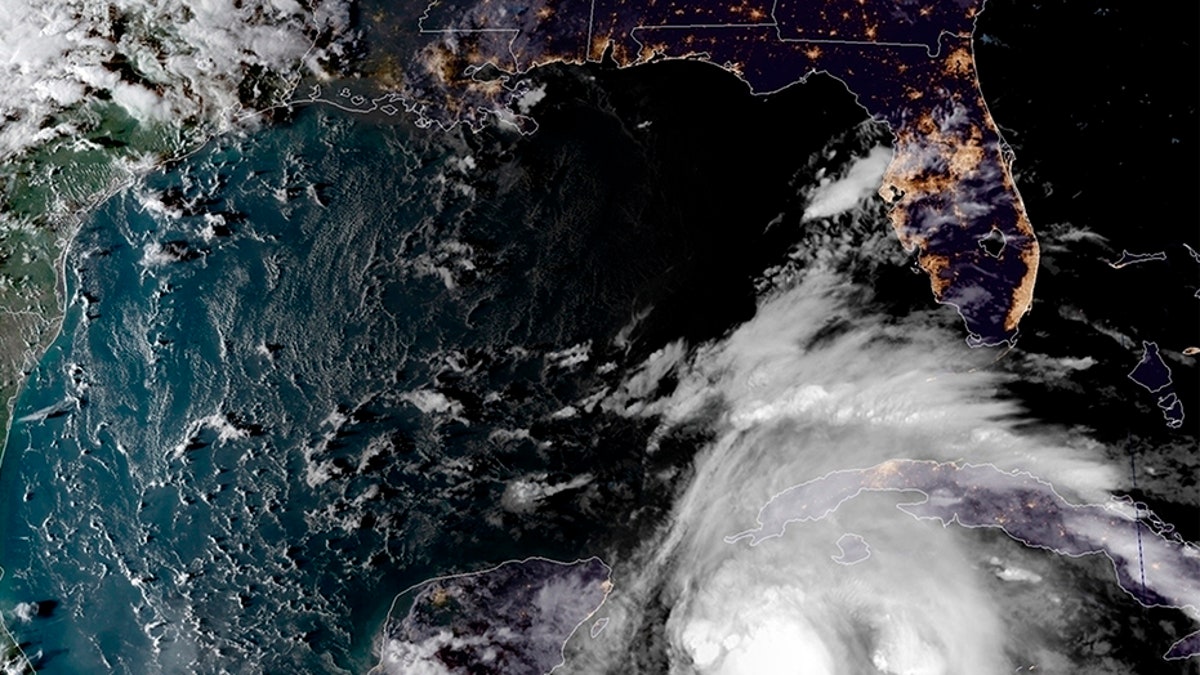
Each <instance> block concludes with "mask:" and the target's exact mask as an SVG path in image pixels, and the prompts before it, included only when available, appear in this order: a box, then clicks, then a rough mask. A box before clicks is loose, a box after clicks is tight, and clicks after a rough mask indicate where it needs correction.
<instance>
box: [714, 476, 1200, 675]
mask: <svg viewBox="0 0 1200 675" xmlns="http://www.w3.org/2000/svg"><path fill="white" fill-rule="evenodd" d="M864 492H917V493H920V496H919V497H918V498H917V499H916V500H914V501H905V502H902V503H900V504H897V508H898V509H900V510H901V511H903V512H904V513H907V514H909V515H910V516H912V517H914V518H916V519H918V520H936V521H938V522H940V523H941V524H942V525H943V526H946V525H950V524H952V523H955V524H958V525H960V526H962V527H968V528H976V527H989V528H997V529H999V530H1001V531H1002V532H1004V533H1005V534H1006V535H1008V536H1009V537H1011V538H1012V539H1014V540H1016V541H1018V542H1020V543H1021V544H1024V545H1025V546H1029V547H1032V548H1041V549H1046V550H1049V551H1052V552H1054V553H1056V554H1058V555H1065V556H1072V557H1078V556H1083V555H1104V556H1106V557H1107V558H1108V559H1109V561H1111V562H1112V566H1113V571H1114V572H1115V573H1116V576H1117V583H1118V584H1119V585H1120V587H1121V588H1122V589H1123V590H1124V591H1125V592H1126V593H1128V594H1129V595H1130V596H1131V597H1133V598H1134V599H1135V600H1136V601H1137V602H1138V603H1140V604H1142V605H1143V606H1147V607H1172V608H1176V609H1181V610H1182V609H1185V608H1186V609H1188V610H1190V616H1193V617H1195V616H1197V615H1198V614H1197V612H1200V549H1197V548H1196V546H1194V545H1193V544H1191V543H1189V542H1186V541H1184V540H1183V539H1182V538H1181V537H1180V536H1179V535H1178V534H1177V533H1176V532H1174V530H1173V528H1172V527H1171V526H1170V525H1168V524H1166V523H1164V522H1163V521H1162V520H1160V519H1158V518H1157V517H1156V516H1155V515H1154V514H1153V513H1151V512H1150V511H1149V510H1148V509H1146V508H1145V507H1144V506H1143V505H1141V504H1135V503H1132V502H1129V501H1122V500H1114V501H1112V502H1111V503H1108V504H1078V505H1077V504H1072V503H1070V502H1068V501H1067V500H1066V499H1064V498H1063V497H1062V496H1061V495H1059V494H1058V493H1057V492H1056V491H1055V489H1054V487H1053V486H1052V485H1050V484H1049V483H1047V482H1045V481H1042V480H1040V479H1038V478H1036V477H1034V476H1033V475H1032V474H1029V473H1026V472H1022V471H1013V472H1006V471H1002V470H1000V469H998V468H997V467H995V466H993V465H990V464H983V465H974V464H956V463H953V462H935V461H923V460H909V459H895V460H889V461H887V462H884V463H882V464H878V465H876V466H873V467H870V468H867V469H849V470H843V471H834V472H832V473H829V474H826V475H825V476H822V477H820V478H816V479H814V480H811V481H808V482H806V483H802V484H800V485H796V486H793V487H791V488H788V489H787V490H784V491H783V492H780V493H779V494H777V495H775V496H774V497H772V498H771V500H770V501H769V502H767V504H766V505H765V506H763V508H762V510H760V511H759V513H758V527H756V528H754V529H751V530H746V531H745V532H742V533H739V534H736V535H733V536H730V537H727V538H726V541H727V542H730V543H734V542H738V541H742V540H749V543H750V545H751V546H757V545H759V544H761V543H763V542H764V541H766V540H768V539H772V538H774V537H779V536H782V535H783V533H784V530H785V529H786V528H787V526H788V524H789V523H801V522H813V521H819V520H822V519H824V518H826V517H828V516H829V515H831V514H832V513H834V512H835V511H836V510H837V509H838V508H839V507H840V506H841V505H842V504H844V503H845V502H847V501H850V500H851V499H854V498H855V497H857V496H858V495H860V494H862V493H864ZM1197 655H1200V631H1197V632H1196V633H1193V634H1190V635H1188V636H1187V637H1184V638H1183V639H1181V640H1179V641H1178V642H1176V643H1175V644H1174V645H1172V646H1171V648H1170V649H1169V650H1168V651H1167V653H1166V654H1165V655H1164V658H1167V659H1182V658H1187V657H1190V656H1197Z"/></svg>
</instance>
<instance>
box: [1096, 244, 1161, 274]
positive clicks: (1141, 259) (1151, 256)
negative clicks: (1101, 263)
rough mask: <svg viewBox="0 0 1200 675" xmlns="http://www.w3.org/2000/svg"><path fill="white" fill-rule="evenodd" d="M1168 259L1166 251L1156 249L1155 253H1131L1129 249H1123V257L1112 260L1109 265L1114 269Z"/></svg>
mask: <svg viewBox="0 0 1200 675" xmlns="http://www.w3.org/2000/svg"><path fill="white" fill-rule="evenodd" d="M1166 259H1167V253H1166V251H1155V252H1154V253H1130V252H1129V251H1127V250H1124V249H1122V250H1121V257H1119V258H1117V259H1116V260H1113V261H1110V262H1109V263H1108V266H1109V267H1111V268H1113V269H1114V270H1119V269H1121V268H1122V267H1129V266H1130V265H1136V264H1138V263H1145V262H1154V261H1156V260H1157V261H1163V260H1166Z"/></svg>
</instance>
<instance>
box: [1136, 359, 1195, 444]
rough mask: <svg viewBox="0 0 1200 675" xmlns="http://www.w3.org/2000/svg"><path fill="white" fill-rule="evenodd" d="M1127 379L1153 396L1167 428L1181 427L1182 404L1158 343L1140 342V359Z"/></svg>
mask: <svg viewBox="0 0 1200 675" xmlns="http://www.w3.org/2000/svg"><path fill="white" fill-rule="evenodd" d="M1184 353H1185V354H1186V353H1187V352H1186V351H1185V352H1184ZM1128 377H1129V379H1131V380H1133V381H1134V382H1136V383H1137V384H1138V385H1139V386H1141V387H1142V388H1143V389H1145V390H1146V391H1148V392H1150V393H1151V394H1154V395H1155V397H1154V400H1155V403H1156V404H1157V405H1158V409H1159V410H1161V411H1162V414H1163V417H1165V418H1166V421H1167V426H1168V427H1170V428H1171V429H1178V428H1179V427H1181V426H1183V420H1184V413H1183V402H1181V401H1180V400H1179V396H1178V395H1176V393H1175V391H1174V388H1173V387H1174V383H1173V382H1172V381H1171V368H1170V366H1168V365H1167V364H1166V362H1165V361H1163V358H1162V354H1161V353H1159V350H1158V343H1156V342H1151V341H1149V340H1146V341H1143V342H1142V358H1141V360H1139V361H1138V364H1137V365H1136V366H1135V367H1134V369H1133V370H1132V371H1130V373H1129V375H1128Z"/></svg>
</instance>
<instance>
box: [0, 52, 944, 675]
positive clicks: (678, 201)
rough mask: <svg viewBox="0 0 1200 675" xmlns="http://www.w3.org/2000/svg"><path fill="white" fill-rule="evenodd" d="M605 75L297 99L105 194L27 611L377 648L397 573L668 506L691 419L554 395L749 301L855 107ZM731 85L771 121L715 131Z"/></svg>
mask: <svg viewBox="0 0 1200 675" xmlns="http://www.w3.org/2000/svg"><path fill="white" fill-rule="evenodd" d="M596 74H598V75H600V77H601V79H602V80H603V78H617V79H620V78H625V80H624V81H623V82H621V83H619V84H621V86H620V87H619V88H614V90H619V91H620V92H621V93H620V95H619V96H618V95H616V94H613V95H611V97H610V94H609V93H608V90H607V89H605V86H606V82H604V81H601V82H600V83H599V84H597V83H596V81H595V79H594V75H588V76H583V75H582V74H580V73H578V72H576V73H574V74H572V73H567V74H564V75H562V77H561V81H562V84H561V86H560V92H561V93H560V94H559V96H558V98H557V99H556V100H557V101H558V102H550V103H547V111H546V112H547V114H546V115H545V116H544V118H543V120H542V122H543V126H542V130H541V132H539V134H538V135H537V136H536V137H534V138H532V139H520V138H516V137H512V136H507V135H503V134H483V135H481V136H471V137H467V138H465V139H464V138H463V137H459V136H456V135H454V134H450V135H429V134H428V133H426V132H418V131H414V130H412V129H409V128H407V127H404V126H380V125H376V124H374V123H371V122H368V121H363V120H355V119H352V118H349V117H346V116H344V115H342V114H341V113H338V112H336V111H329V110H325V109H316V108H309V109H305V110H301V111H299V112H298V113H297V114H296V115H295V116H294V118H293V119H291V120H287V121H284V122H283V123H281V124H279V125H278V126H276V127H273V128H271V129H269V130H265V131H262V132H259V133H256V134H252V135H250V136H247V137H243V138H235V139H223V140H220V141H218V142H215V143H213V144H212V145H210V146H209V147H207V148H205V149H204V150H202V151H200V152H199V153H197V154H195V155H193V156H192V157H189V158H187V159H185V160H182V161H180V162H178V163H176V164H174V165H172V166H169V167H167V168H166V169H164V170H162V171H160V172H158V173H156V174H154V175H152V176H150V177H148V178H146V179H145V180H144V181H142V182H141V183H139V184H138V185H136V186H134V187H131V188H130V189H128V190H126V191H125V192H123V193H121V194H120V195H118V196H116V197H114V198H113V199H111V200H110V201H108V202H107V203H105V204H104V205H103V206H102V207H100V209H99V210H98V211H97V212H96V213H95V214H94V215H93V216H92V217H90V218H89V219H88V220H87V222H86V223H85V224H84V226H83V227H82V229H81V231H80V232H79V234H78V236H77V237H76V239H75V241H74V242H73V244H72V246H71V250H70V253H69V255H68V260H67V269H68V297H69V299H70V303H69V307H68V313H67V318H66V321H65V324H64V326H63V330H62V334H61V337H60V338H59V339H58V340H57V341H56V342H55V343H54V345H53V346H52V348H51V349H50V350H49V352H48V353H47V354H46V356H45V357H44V359H43V360H42V362H41V363H40V365H39V367H38V368H37V370H36V372H35V373H34V374H33V376H32V377H31V378H30V380H29V384H28V386H27V388H26V389H25V391H24V393H23V394H22V396H21V398H20V400H19V401H18V403H17V409H16V415H15V417H16V418H17V420H18V421H17V422H16V424H15V425H14V427H13V431H12V434H11V438H10V442H9V449H8V454H7V457H6V458H5V460H6V461H5V463H4V470H3V472H2V473H0V494H2V495H3V508H2V511H0V528H2V532H3V535H2V536H3V539H2V542H0V550H2V551H3V555H2V558H0V565H2V566H3V567H4V568H5V570H7V572H8V573H7V575H6V576H5V578H4V580H3V586H2V588H0V592H2V594H3V600H4V604H5V605H6V606H8V607H13V606H16V605H18V603H31V602H40V603H41V607H42V609H43V610H45V609H46V608H47V607H53V611H52V612H49V616H46V617H42V618H35V619H31V620H28V621H24V622H17V623H16V624H14V625H13V629H14V631H15V633H16V634H17V636H18V637H19V639H20V640H22V641H23V642H25V643H27V651H29V653H31V654H40V658H39V659H38V660H39V663H40V665H41V666H42V667H43V668H44V672H47V673H96V672H121V673H153V672H196V673H205V672H267V673H294V672H343V671H348V672H363V671H365V670H366V669H367V668H368V667H369V666H370V665H371V664H372V662H373V661H372V655H371V640H372V637H373V636H374V635H375V634H376V633H377V631H378V630H379V628H380V625H381V623H382V620H383V617H384V614H385V613H386V611H387V609H388V606H389V605H390V603H391V600H392V597H393V596H394V595H395V593H397V592H398V591H400V590H401V589H403V588H406V587H408V586H410V585H411V584H413V583H415V582H417V581H419V580H421V579H424V578H427V577H430V576H433V575H436V574H445V573H451V572H459V571H464V570H471V569H479V568H482V567H485V566H488V565H491V564H495V563H498V562H501V561H503V560H506V559H510V558H520V557H525V556H529V555H545V556H551V557H556V558H560V559H565V560H571V559H575V558H578V557H583V556H586V555H591V554H594V553H597V552H602V551H603V550H612V547H613V546H616V547H618V548H619V547H620V546H621V540H622V538H625V539H627V540H629V541H628V542H627V543H628V544H631V543H632V542H633V541H636V539H637V537H638V532H639V531H640V528H642V527H649V526H652V525H653V524H654V523H655V522H656V518H657V517H658V515H659V514H661V512H662V509H664V508H665V507H666V506H667V505H668V504H669V500H670V496H671V481H672V480H673V479H672V478H671V475H672V474H671V473H670V472H665V471H663V469H664V468H665V467H666V466H668V465H671V464H672V463H679V462H682V461H684V459H685V458H686V457H687V456H689V454H690V452H691V451H692V450H693V449H694V448H695V443H694V442H692V441H690V440H689V439H687V438H680V439H667V442H665V443H664V445H665V446H666V447H667V448H668V451H665V452H663V453H661V454H660V455H659V456H657V457H653V458H647V457H645V456H644V455H643V453H642V452H641V450H642V448H644V447H645V440H646V438H647V436H648V434H649V433H650V432H651V430H652V428H653V425H652V424H651V423H650V422H648V421H647V422H640V421H633V420H629V419H626V418H624V417H620V416H608V415H606V414H605V413H603V412H602V411H600V410H594V411H582V412H577V413H576V414H575V415H573V416H570V415H563V414H558V415H556V414H555V413H556V412H560V411H562V410H563V409H564V407H565V406H566V405H567V404H568V403H569V402H573V401H577V400H578V399H580V398H581V397H583V396H584V395H586V394H587V393H589V392H592V391H598V390H599V389H600V388H601V387H602V386H604V384H605V382H606V380H605V378H608V379H610V380H612V381H614V382H615V381H617V380H619V378H620V377H621V374H622V372H624V370H625V367H626V366H627V365H628V364H632V363H637V362H639V361H640V360H641V359H643V358H644V357H645V355H646V354H647V353H648V352H649V351H652V350H653V349H656V348H658V347H659V346H661V345H662V344H663V343H664V342H665V341H666V340H667V339H675V338H679V337H686V338H689V339H690V340H694V341H696V340H702V339H706V338H710V337H714V336H716V335H719V334H720V333H721V332H723V331H724V330H726V328H727V327H728V326H730V325H732V324H733V323H735V322H736V321H738V320H741V319H744V318H746V317H747V316H749V314H750V313H752V312H753V307H754V296H755V288H754V285H753V282H752V277H753V275H754V274H755V273H757V272H758V271H759V270H761V269H762V268H763V267H764V266H766V265H767V264H769V263H771V262H774V261H775V259H776V258H778V257H779V256H781V255H782V253H783V252H784V251H786V248H787V246H788V245H789V244H790V243H792V240H793V239H794V237H795V236H796V234H795V233H794V232H791V233H790V234H784V233H781V232H780V231H779V229H775V230H772V231H768V230H765V229H764V225H765V224H766V223H767V222H769V221H770V220H771V218H772V217H773V216H774V215H777V213H778V209H779V204H780V202H781V201H786V200H787V199H788V198H789V197H788V195H791V197H790V198H791V199H792V200H793V201H794V199H795V187H794V186H793V185H791V183H790V180H791V177H792V175H793V174H794V173H795V172H796V170H797V169H798V168H801V166H802V164H803V162H804V161H805V160H806V159H807V158H808V157H809V156H810V155H811V154H812V153H813V152H815V151H816V150H818V149H819V148H820V147H821V146H822V145H823V144H824V143H825V142H826V141H827V140H828V138H829V137H830V136H831V135H833V134H836V133H844V132H846V131H848V130H850V129H852V128H853V127H854V126H855V125H856V124H857V123H858V121H859V120H860V119H861V113H860V112H859V111H858V109H857V108H856V107H855V106H854V104H853V102H852V101H851V100H850V99H849V96H848V95H847V94H846V93H845V92H844V90H842V89H841V87H840V86H839V85H837V84H836V83H833V82H828V81H821V82H818V83H815V84H814V85H811V86H808V87H804V88H798V89H797V90H796V91H793V92H790V93H789V94H787V95H784V96H780V97H776V98H775V99H773V100H772V101H771V102H769V103H764V102H763V101H761V100H759V99H753V98H751V97H749V96H748V95H747V94H746V93H745V92H744V90H741V89H740V85H739V83H737V82H736V80H733V79H732V78H728V77H725V76H722V75H721V74H720V73H719V72H718V71H716V70H715V69H712V68H709V67H705V66H697V65H682V66H681V65H679V64H671V65H666V66H662V67H655V68H649V69H645V71H644V73H643V74H639V75H638V76H637V77H638V78H640V79H630V76H628V75H626V74H623V73H604V72H602V71H599V70H598V71H596ZM607 84H610V85H611V82H608V83H607ZM713 88H716V89H717V90H720V89H721V88H726V89H728V90H729V91H727V92H722V91H716V92H714V91H713ZM710 96H718V98H719V100H722V101H724V102H723V103H721V104H720V105H719V106H717V107H716V108H714V110H713V112H714V114H717V115H720V116H724V117H723V121H722V122H721V125H724V124H727V123H729V122H730V121H735V122H739V123H740V124H745V125H746V127H745V128H747V129H752V130H757V129H761V130H763V131H762V133H761V135H760V136H759V137H757V138H756V133H753V132H750V133H747V134H746V135H745V136H743V137H738V138H734V137H730V136H728V135H724V134H722V135H716V134H713V132H714V131H716V130H717V129H718V124H717V122H716V121H715V120H714V119H711V118H709V119H705V118H697V117H695V116H694V115H690V111H691V110H694V108H693V107H692V106H694V105H695V103H696V101H697V100H699V99H700V98H708V97H710ZM639 114H644V115H646V116H650V115H653V116H654V118H655V119H656V124H658V125H659V126H658V127H656V128H654V129H653V131H651V132H647V133H635V132H634V131H633V130H631V129H630V128H628V127H627V126H626V125H625V122H624V121H623V120H628V119H631V118H636V117H637V116H638V115H639ZM785 119H786V120H787V121H788V122H790V123H791V124H792V125H797V124H799V125H801V126H802V127H804V128H805V131H804V133H798V134H794V135H792V136H791V137H790V138H788V139H787V140H785V141H783V142H779V143H776V147H777V148H778V149H779V150H780V153H779V154H777V155H775V156H774V157H773V158H772V159H770V160H768V161H762V160H761V157H762V155H761V152H760V150H759V147H760V146H759V145H758V144H760V143H764V142H767V141H768V140H770V139H769V134H768V133H767V130H769V129H771V128H778V125H780V124H782V123H783V120H785ZM721 128H723V127H721ZM704 139H710V140H711V141H712V142H711V143H707V144H704V145H701V144H699V143H698V141H700V140H704ZM468 157H469V158H470V159H467V158H468ZM917 286H918V287H919V286H920V284H919V283H918V284H917ZM653 307H659V308H661V309H660V310H659V311H657V312H654V313H653V314H650V316H649V318H646V315H647V313H648V312H647V310H648V308H653ZM639 316H642V317H643V318H642V319H641V320H639V319H638V318H637V317H639ZM622 329H625V332H624V336H625V337H623V338H622V339H621V340H618V341H617V342H614V341H613V339H614V337H616V336H617V335H618V333H621V331H622ZM582 357H586V359H587V360H588V361H589V362H590V363H591V365H592V366H595V365H596V364H600V363H605V362H611V364H612V365H611V367H609V368H595V367H590V368H588V369H586V371H585V370H584V369H581V368H579V366H578V363H579V359H580V358H582ZM672 448H673V450H672ZM562 485H569V487H568V488H566V489H561V490H555V492H554V494H553V495H549V496H545V497H543V498H540V499H528V498H525V497H522V495H524V494H525V492H522V490H523V489H525V488H528V487H529V486H532V487H533V489H535V491H536V489H538V488H539V487H544V486H551V487H553V486H562ZM523 499H524V501H522V500H523ZM614 542H616V543H614ZM47 601H50V602H47ZM54 603H57V604H56V605H55V604H54ZM43 613H46V612H43Z"/></svg>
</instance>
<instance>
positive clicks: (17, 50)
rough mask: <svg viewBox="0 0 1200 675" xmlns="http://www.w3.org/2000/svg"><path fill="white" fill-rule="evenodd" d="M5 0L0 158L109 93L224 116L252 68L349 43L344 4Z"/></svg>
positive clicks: (307, 59)
mask: <svg viewBox="0 0 1200 675" xmlns="http://www.w3.org/2000/svg"><path fill="white" fill-rule="evenodd" d="M311 5H312V6H313V8H312V9H311V10H309V9H306V8H305V7H304V6H302V5H301V4H300V3H298V2H296V0H246V1H245V2H240V3H236V2H234V1H233V0H164V1H162V2H153V3H151V2H139V1H137V0H117V1H116V2H107V1H106V2H100V1H98V0H68V1H62V0H0V76H2V77H3V79H4V83H5V96H4V98H3V100H2V101H0V116H3V119H4V124H3V125H0V157H11V156H13V155H15V154H18V153H20V152H22V151H25V150H27V149H29V148H31V147H33V146H35V145H37V144H39V143H41V142H44V141H47V140H51V139H53V138H58V137H65V136H70V135H73V134H74V133H76V131H77V129H76V128H75V126H74V125H73V124H72V123H70V122H64V121H60V120H59V119H57V118H56V115H57V114H58V113H60V112H62V111H63V110H66V109H69V108H73V107H77V106H80V105H85V104H86V103H87V102H89V101H94V100H103V99H111V100H112V101H114V102H115V103H117V104H118V105H120V106H121V107H122V108H124V109H125V110H127V111H128V112H129V114H130V115H132V116H133V117H135V118H136V119H138V120H140V121H153V122H164V121H168V120H172V119H179V120H184V121H188V122H201V123H204V122H207V123H212V124H215V125H217V126H218V127H220V126H221V125H225V124H228V123H229V122H230V121H231V120H232V119H233V117H234V113H236V112H237V111H238V110H239V108H240V106H239V97H238V87H239V85H241V84H243V82H245V81H246V78H247V77H248V76H249V75H250V74H251V72H252V71H260V72H261V71H264V70H265V71H266V72H268V73H272V74H275V75H277V76H287V75H288V74H290V73H293V72H297V71H299V70H300V69H301V68H302V67H303V68H306V69H307V70H308V71H310V72H317V73H319V72H320V71H321V64H322V63H324V62H327V60H328V59H329V58H331V57H335V56H337V55H338V54H339V53H340V51H341V50H342V48H343V42H342V40H339V39H335V40H333V41H332V42H331V44H330V46H329V47H326V48H313V43H314V40H315V39H316V38H317V36H318V35H322V34H326V35H333V36H335V37H339V36H340V37H343V38H344V37H345V33H346V31H347V30H348V28H349V10H348V2H346V1H345V0H319V1H318V2H314V3H311Z"/></svg>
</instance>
